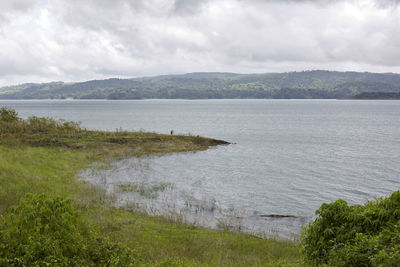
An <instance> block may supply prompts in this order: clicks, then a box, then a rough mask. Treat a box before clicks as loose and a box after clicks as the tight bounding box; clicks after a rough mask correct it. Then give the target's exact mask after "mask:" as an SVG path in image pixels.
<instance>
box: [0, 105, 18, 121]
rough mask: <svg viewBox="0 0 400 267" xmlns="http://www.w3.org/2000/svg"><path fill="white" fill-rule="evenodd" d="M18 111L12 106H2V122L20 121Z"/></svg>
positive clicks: (0, 110) (0, 117) (0, 116)
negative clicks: (11, 107)
mask: <svg viewBox="0 0 400 267" xmlns="http://www.w3.org/2000/svg"><path fill="white" fill-rule="evenodd" d="M18 120H19V118H18V113H17V112H16V111H15V110H13V109H10V108H7V107H2V108H1V109H0V122H1V123H12V122H15V121H18Z"/></svg>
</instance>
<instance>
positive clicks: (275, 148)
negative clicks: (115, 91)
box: [0, 100, 400, 238]
mask: <svg viewBox="0 0 400 267" xmlns="http://www.w3.org/2000/svg"><path fill="white" fill-rule="evenodd" d="M4 105H6V106H9V107H12V108H15V109H16V110H17V111H18V113H19V114H20V116H22V117H28V116H31V115H36V116H49V117H54V118H63V119H66V120H74V121H81V122H82V125H83V126H84V127H86V128H90V129H101V130H115V129H116V128H120V127H121V128H123V129H125V130H144V131H155V132H161V133H169V132H170V130H172V129H173V130H174V132H175V133H183V134H193V135H202V136H208V137H213V138H217V139H223V140H226V141H229V142H232V143H233V144H232V145H228V146H219V147H216V148H212V149H210V150H207V151H202V152H197V153H183V154H173V155H168V156H162V157H150V158H142V159H126V160H124V161H121V162H116V163H115V164H114V168H113V169H110V170H103V171H99V172H90V171H87V172H85V173H83V176H84V177H85V178H86V179H88V180H90V181H92V182H95V183H97V184H103V185H105V186H107V188H108V189H109V190H111V191H114V192H119V191H120V190H118V188H119V189H120V188H121V186H124V185H132V186H134V190H131V191H134V192H122V193H118V196H119V198H118V201H119V203H120V204H122V203H127V202H130V201H133V202H136V203H139V204H140V205H142V206H144V207H146V209H148V210H149V211H151V212H153V213H157V212H160V213H163V212H165V211H166V210H168V211H169V212H170V214H171V211H175V212H176V213H177V214H181V215H182V216H185V217H186V218H187V219H188V220H191V221H195V222H196V223H198V224H201V225H205V226H210V227H217V226H220V227H228V226H230V227H236V229H240V230H243V231H248V232H256V233H265V234H267V235H272V234H277V235H280V236H283V237H289V238H290V237H291V236H292V235H293V234H296V233H298V232H299V229H300V227H301V224H302V223H304V222H307V221H309V220H310V219H312V217H313V215H314V211H315V210H316V209H317V208H318V207H319V206H320V205H321V203H323V202H330V201H332V200H336V199H338V198H342V199H345V200H346V201H348V202H349V203H351V204H356V203H363V202H364V201H365V200H367V199H373V198H374V197H375V196H386V195H388V194H390V193H391V192H393V191H395V190H398V189H399V182H400V176H399V174H400V167H399V166H400V101H336V100H139V101H103V100H95V101H75V100H74V101H67V100H66V101H60V100H54V101H51V100H33V101H11V100H10V101H4V100H1V101H0V106H4ZM157 185H162V186H161V188H162V189H160V187H158V189H154V188H155V187H154V186H157ZM149 188H153V189H154V190H153V192H151V194H147V193H143V191H146V190H147V191H148V190H149ZM139 189H141V191H140V190H139ZM139 191H140V192H139ZM176 213H175V214H176ZM271 214H279V215H293V216H296V218H270V217H265V215H271Z"/></svg>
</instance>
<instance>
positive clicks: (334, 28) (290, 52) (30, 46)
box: [0, 0, 400, 85]
mask: <svg viewBox="0 0 400 267" xmlns="http://www.w3.org/2000/svg"><path fill="white" fill-rule="evenodd" d="M10 3H12V4H10ZM33 3H34V4H33ZM0 10H1V11H0V85H7V84H14V83H22V82H31V81H33V82H44V81H52V80H64V81H80V80H88V79H101V78H107V77H135V76H143V75H157V74H168V73H184V72H192V71H232V72H243V73H247V72H270V71H274V72H277V71H292V70H308V69H335V70H356V71H377V72H388V71H391V72H400V53H399V52H398V51H399V49H400V32H399V31H400V8H399V5H398V1H396V0H386V1H379V2H378V1H373V0H360V1H356V0H348V1H345V0H337V1H327V0H319V1H311V0H308V1H307V0H298V1H296V0H281V1H278V0H275V1H267V0H249V1H243V0H230V1H228V0H214V1H208V0H203V1H194V0H190V1H189V0H186V1H183V0H175V1H174V0H150V1H139V0H137V1H128V0H114V1H108V0H101V1H100V0H87V1H78V0H54V1H46V0H41V1H27V0H17V1H12V2H11V1H3V2H2V3H0Z"/></svg>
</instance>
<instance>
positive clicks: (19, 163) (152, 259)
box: [0, 110, 300, 266]
mask: <svg viewBox="0 0 400 267" xmlns="http://www.w3.org/2000/svg"><path fill="white" fill-rule="evenodd" d="M3 111H4V110H3ZM4 112H5V111H4ZM6 115H7V114H6ZM11 115H13V114H11ZM14 115H15V116H14ZM14 115H13V116H11V117H13V118H11V119H9V118H8V117H6V116H5V115H4V114H3V117H2V120H3V122H1V123H0V184H1V187H0V215H1V216H2V218H3V217H4V216H8V213H9V208H10V207H11V206H14V205H17V204H18V202H19V201H20V199H21V198H23V197H24V196H26V195H27V194H28V193H34V194H45V195H46V196H49V197H62V198H67V199H71V200H72V203H73V206H74V207H75V209H78V210H80V211H81V214H82V216H83V217H84V218H85V221H86V222H87V224H88V225H90V227H91V228H93V229H96V231H98V233H99V234H100V235H101V236H102V237H107V238H108V239H110V240H111V241H112V242H116V243H119V244H121V245H122V246H126V247H129V248H131V249H133V250H134V251H135V252H137V255H139V256H137V257H139V258H140V259H139V262H140V264H143V265H146V264H147V265H148V266H152V265H154V264H157V263H158V264H164V265H165V266H175V265H190V266H267V265H271V266H283V265H285V264H287V265H288V266H291V263H294V262H296V261H298V260H299V259H300V252H299V246H298V245H297V244H295V243H293V242H289V241H279V240H275V239H260V238H256V237H253V236H250V235H247V234H242V233H232V232H227V231H217V230H211V229H205V228H201V227H196V226H194V225H190V224H184V223H183V222H180V221H179V220H178V221H176V220H172V219H171V218H165V217H151V216H148V215H146V214H143V213H142V212H140V211H137V210H135V209H128V208H127V209H122V208H116V207H113V206H112V205H111V203H112V199H110V198H111V197H110V196H107V195H106V194H105V192H104V191H103V190H102V189H101V188H98V187H95V186H93V185H90V184H88V183H85V182H83V181H79V180H78V179H77V178H76V177H77V173H78V172H79V171H80V170H82V169H84V168H88V167H89V166H90V164H91V163H93V162H108V161H110V160H115V159H119V158H124V157H128V156H143V155H151V154H163V153H172V152H185V151H186V152H187V151H198V150H204V149H207V148H209V147H210V146H214V145H220V144H226V142H224V141H219V140H214V139H209V138H202V137H195V136H171V135H161V134H155V133H142V132H124V131H116V132H102V131H89V130H85V129H82V128H80V127H79V125H78V124H74V123H70V122H61V121H54V120H52V119H45V118H30V119H28V120H21V119H19V118H17V117H16V114H14ZM0 248H1V247H0ZM0 256H1V253H0Z"/></svg>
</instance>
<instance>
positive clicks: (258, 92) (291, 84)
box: [0, 70, 400, 99]
mask: <svg viewBox="0 0 400 267" xmlns="http://www.w3.org/2000/svg"><path fill="white" fill-rule="evenodd" d="M399 84H400V75H398V74H390V73H361V72H335V71H321V70H317V71H302V72H288V73H265V74H235V73H188V74H183V75H163V76H156V77H147V78H136V79H106V80H93V81H87V82H81V83H73V84H70V83H68V84H67V83H44V84H25V85H20V86H15V87H7V88H3V90H1V89H0V98H3V99H49V98H51V99H53V98H54V99H65V98H75V99H149V98H165V99H172V98H183V99H219V98H283V99H285V98H351V97H353V96H355V95H357V94H360V93H363V92H397V93H398V92H400V87H399Z"/></svg>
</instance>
